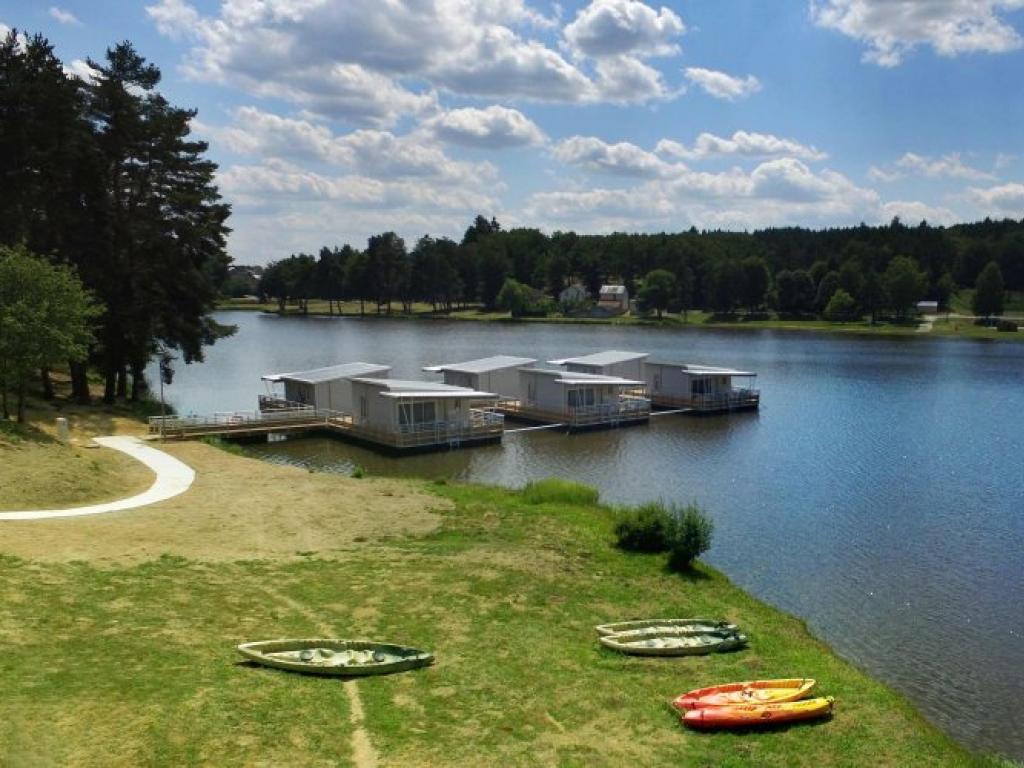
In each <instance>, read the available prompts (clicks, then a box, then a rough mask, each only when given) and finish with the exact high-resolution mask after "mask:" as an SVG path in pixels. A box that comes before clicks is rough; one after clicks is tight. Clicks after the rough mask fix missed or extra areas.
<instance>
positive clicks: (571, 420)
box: [498, 368, 651, 429]
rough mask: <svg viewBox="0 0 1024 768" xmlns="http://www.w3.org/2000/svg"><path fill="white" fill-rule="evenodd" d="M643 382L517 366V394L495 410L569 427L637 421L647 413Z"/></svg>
mask: <svg viewBox="0 0 1024 768" xmlns="http://www.w3.org/2000/svg"><path fill="white" fill-rule="evenodd" d="M642 392H643V381H642V380H639V379H625V378H622V377H620V376H603V375H598V374H591V373H577V372H574V371H564V370H557V369H549V368H520V369H519V397H518V398H517V399H516V400H515V401H503V402H500V403H499V404H498V408H499V410H501V411H502V413H505V414H506V415H507V416H509V417H510V418H518V419H523V420H525V421H534V422H541V423H551V424H554V423H559V424H565V425H566V426H567V427H569V428H570V429H581V428H593V427H612V426H619V425H625V424H637V423H640V422H645V421H647V420H648V419H649V418H650V416H651V401H650V400H648V399H647V398H646V397H643V394H642Z"/></svg>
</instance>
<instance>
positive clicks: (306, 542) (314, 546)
mask: <svg viewBox="0 0 1024 768" xmlns="http://www.w3.org/2000/svg"><path fill="white" fill-rule="evenodd" d="M160 447H161V448H162V449H164V450H166V451H167V452H168V453H170V454H172V455H174V456H176V457H177V458H179V459H181V460H182V461H184V462H185V463H186V464H188V465H189V466H191V467H192V468H193V469H195V471H196V481H195V483H194V484H193V486H192V488H190V489H189V490H188V491H187V492H186V493H184V494H182V495H180V496H177V497H175V498H173V499H169V500H167V501H165V502H161V503H159V504H154V505H152V506H148V507H142V508H139V509H133V510H126V511H123V512H111V513H109V514H104V515H94V516H90V517H80V518H68V519H59V520H34V521H25V522H13V521H6V522H4V523H2V524H0V553H4V554H11V555H15V556H17V557H22V558H25V559H29V560H38V561H43V562H67V561H71V560H84V561H92V562H97V561H108V562H110V563H111V564H113V563H117V564H121V563H125V562H128V563H133V562H140V561H145V560H151V559H153V558H156V557H159V556H160V555H163V554H169V555H176V556H181V557H185V558H188V559H190V560H198V561H207V562H223V561H233V560H268V559H279V558H285V557H293V556H295V555H296V554H297V553H303V554H311V553H328V552H331V551H333V550H338V549H344V548H347V547H350V546H352V545H353V544H354V542H356V541H364V540H365V541H373V540H380V539H384V538H388V537H395V536H408V535H412V536H416V535H424V534H426V533H429V532H431V531H433V530H435V529H436V528H437V527H438V525H439V524H440V520H441V518H440V515H438V514H436V512H435V511H434V510H439V509H442V508H445V507H446V506H447V505H448V504H449V502H447V501H445V500H443V499H439V498H438V497H436V496H434V495H432V494H429V493H428V492H426V491H425V490H423V489H421V488H420V487H419V486H417V484H416V483H414V482H409V481H402V480H383V479H375V478H374V479H371V478H366V479H362V480H355V479H352V478H347V477H341V476H338V475H330V474H326V473H315V474H314V473H310V472H308V471H306V470H302V469H298V468H294V467H282V466H276V465H272V464H268V463H266V462H262V461H259V460H257V459H249V458H244V457H241V456H236V455H234V454H230V453H227V452H225V451H222V450H219V449H217V448H214V447H212V446H208V445H205V444H203V443H191V442H189V443H173V444H171V443H169V444H167V445H164V446H160Z"/></svg>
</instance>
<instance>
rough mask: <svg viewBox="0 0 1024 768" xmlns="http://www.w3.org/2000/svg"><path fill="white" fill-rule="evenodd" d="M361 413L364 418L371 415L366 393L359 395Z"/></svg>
mask: <svg viewBox="0 0 1024 768" xmlns="http://www.w3.org/2000/svg"><path fill="white" fill-rule="evenodd" d="M359 415H360V417H362V418H364V419H368V418H369V417H370V406H369V405H368V404H367V402H366V395H360V396H359Z"/></svg>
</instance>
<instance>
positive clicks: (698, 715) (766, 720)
mask: <svg viewBox="0 0 1024 768" xmlns="http://www.w3.org/2000/svg"><path fill="white" fill-rule="evenodd" d="M833 702H834V699H833V698H832V697H831V696H829V697H828V698H818V699H804V700H803V701H789V702H785V703H782V704H741V705H738V706H732V707H705V708H704V709H691V710H690V711H689V712H687V713H686V714H684V715H683V723H685V724H686V725H688V726H690V727H691V728H756V727H760V726H765V725H776V724H778V723H792V722H796V721H798V720H812V719H814V718H816V717H824V716H825V715H827V714H829V713H830V712H831V711H832V704H833Z"/></svg>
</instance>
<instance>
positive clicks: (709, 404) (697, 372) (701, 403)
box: [644, 360, 761, 413]
mask: <svg viewBox="0 0 1024 768" xmlns="http://www.w3.org/2000/svg"><path fill="white" fill-rule="evenodd" d="M756 377H757V374H756V373H751V372H750V371H737V370H733V369H732V368H715V367H712V366H707V365H692V364H689V363H677V362H671V361H660V360H647V361H645V362H644V380H645V381H646V383H647V392H648V394H649V395H650V398H651V402H653V403H654V404H655V405H659V406H663V407H667V408H690V409H692V410H694V411H697V412H701V413H713V412H716V411H737V410H744V409H752V408H757V407H758V406H759V404H760V401H761V393H760V391H759V390H757V389H755V381H756Z"/></svg>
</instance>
